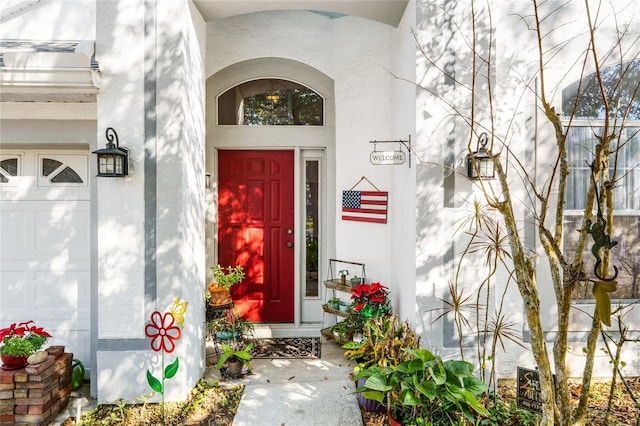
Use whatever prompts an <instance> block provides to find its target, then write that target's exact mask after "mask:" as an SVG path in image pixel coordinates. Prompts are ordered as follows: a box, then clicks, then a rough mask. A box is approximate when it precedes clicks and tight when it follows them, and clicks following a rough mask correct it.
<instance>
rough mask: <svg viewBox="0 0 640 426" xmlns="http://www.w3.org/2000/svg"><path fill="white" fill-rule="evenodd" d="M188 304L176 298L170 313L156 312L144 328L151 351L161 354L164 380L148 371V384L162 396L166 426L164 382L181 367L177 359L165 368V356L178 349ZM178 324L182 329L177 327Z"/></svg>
mask: <svg viewBox="0 0 640 426" xmlns="http://www.w3.org/2000/svg"><path fill="white" fill-rule="evenodd" d="M188 304H189V303H188V302H181V301H180V298H179V297H178V298H176V300H175V301H174V302H173V305H172V306H171V309H170V312H166V313H164V314H162V313H160V312H158V311H154V312H153V313H152V314H151V323H150V324H147V325H146V326H145V328H144V334H145V335H146V336H147V337H148V338H150V339H151V349H152V350H153V351H154V352H160V354H161V355H160V356H161V360H162V361H161V362H162V378H161V379H158V378H156V377H155V376H154V375H153V374H151V372H150V371H149V370H148V369H147V382H148V383H149V386H151V389H153V391H154V392H158V393H160V394H161V395H162V405H161V409H162V424H163V425H164V424H165V423H164V392H165V386H164V380H165V379H170V378H172V377H173V376H175V375H176V373H177V372H178V367H179V366H180V363H179V359H178V357H176V359H175V361H173V362H172V363H171V364H169V365H167V367H166V368H165V366H164V354H165V352H166V353H171V352H173V350H174V349H175V348H176V346H175V342H176V341H177V340H179V339H180V337H181V336H182V331H181V330H180V327H183V326H184V314H185V312H186V311H187V305H188ZM176 323H177V324H178V325H179V326H180V327H178V326H176V325H175V324H176Z"/></svg>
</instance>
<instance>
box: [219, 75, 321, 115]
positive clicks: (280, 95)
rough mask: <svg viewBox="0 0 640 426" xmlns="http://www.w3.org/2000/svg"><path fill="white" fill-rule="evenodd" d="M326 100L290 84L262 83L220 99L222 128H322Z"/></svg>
mask: <svg viewBox="0 0 640 426" xmlns="http://www.w3.org/2000/svg"><path fill="white" fill-rule="evenodd" d="M323 123H324V99H323V98H322V96H320V95H319V94H318V93H316V92H314V91H313V90H311V89H309V88H308V87H306V86H303V85H301V84H298V83H295V82H293V81H289V80H281V79H259V80H253V81H249V82H246V83H242V84H239V85H237V86H235V87H233V88H231V89H229V90H227V91H226V92H224V93H223V94H222V95H220V96H219V97H218V124H219V125H244V126H322V125H323Z"/></svg>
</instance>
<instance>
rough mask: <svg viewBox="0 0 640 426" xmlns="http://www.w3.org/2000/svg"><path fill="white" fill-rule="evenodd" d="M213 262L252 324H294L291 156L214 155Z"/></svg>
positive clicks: (222, 152) (268, 153)
mask: <svg viewBox="0 0 640 426" xmlns="http://www.w3.org/2000/svg"><path fill="white" fill-rule="evenodd" d="M218 185H219V189H218V263H219V264H220V265H222V266H228V265H232V266H233V265H242V266H243V267H244V269H245V274H246V278H245V279H244V281H243V282H242V283H241V284H239V285H236V286H234V287H233V288H232V291H231V295H232V297H233V299H234V301H235V303H236V307H237V308H238V309H239V310H240V312H241V313H242V314H244V315H245V316H246V317H248V318H249V319H250V320H251V321H256V322H293V301H294V299H293V276H294V273H293V266H294V248H293V243H294V235H293V218H294V211H293V151H231V150H228V151H227V150H220V151H218Z"/></svg>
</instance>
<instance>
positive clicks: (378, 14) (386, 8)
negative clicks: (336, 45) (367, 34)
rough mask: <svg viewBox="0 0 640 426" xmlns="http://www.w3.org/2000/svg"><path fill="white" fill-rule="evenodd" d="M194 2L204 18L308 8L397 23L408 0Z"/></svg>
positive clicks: (220, 0)
mask: <svg viewBox="0 0 640 426" xmlns="http://www.w3.org/2000/svg"><path fill="white" fill-rule="evenodd" d="M194 3H195V5H196V7H197V8H198V10H199V11H200V13H201V14H202V17H203V18H204V19H205V21H207V22H210V21H216V20H219V19H224V18H228V17H231V16H236V15H243V14H247V13H255V12H264V11H272V10H308V11H320V12H329V13H331V14H335V16H339V15H351V16H359V17H361V18H366V19H371V20H374V21H378V22H382V23H384V24H387V25H391V26H393V27H397V26H398V24H399V23H400V20H401V19H402V15H403V14H404V11H405V9H406V7H407V4H408V0H376V1H371V0H348V1H337V0H334V1H317V0H283V1H273V0H246V1H244V0H243V1H238V0H195V1H194Z"/></svg>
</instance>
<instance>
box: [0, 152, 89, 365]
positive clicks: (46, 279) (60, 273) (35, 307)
mask: <svg viewBox="0 0 640 426" xmlns="http://www.w3.org/2000/svg"><path fill="white" fill-rule="evenodd" d="M88 161H89V153H88V151H71V150H51V151H44V150H23V151H18V150H16V151H7V150H4V149H3V151H2V153H0V325H1V326H6V325H8V324H10V323H12V322H16V321H26V320H34V321H36V323H37V324H38V325H39V326H43V327H44V328H45V330H47V331H49V332H50V333H51V334H52V335H53V339H51V340H50V342H49V343H50V344H53V345H65V346H66V348H67V351H69V352H73V353H74V356H75V357H76V358H80V359H81V360H82V361H83V362H84V363H85V365H86V366H88V365H89V361H90V356H89V343H90V341H89V305H90V297H89V289H90V279H89V269H90V242H89V235H90V223H89V218H90V215H89V174H88V169H89V167H88Z"/></svg>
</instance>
